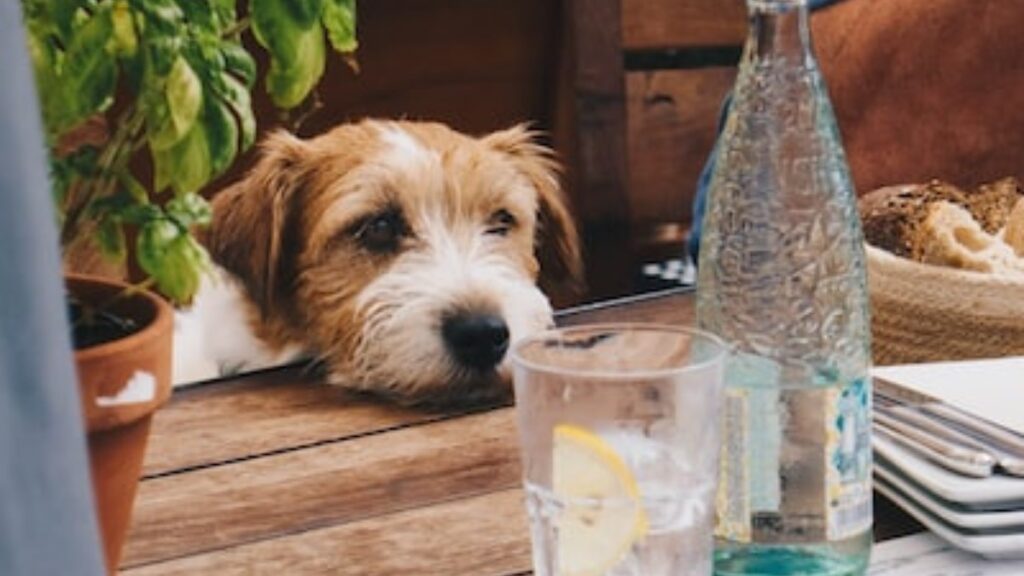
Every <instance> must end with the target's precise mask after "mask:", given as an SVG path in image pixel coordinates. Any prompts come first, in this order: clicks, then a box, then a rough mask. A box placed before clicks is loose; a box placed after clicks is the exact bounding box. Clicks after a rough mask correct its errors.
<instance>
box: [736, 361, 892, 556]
mask: <svg viewBox="0 0 1024 576" xmlns="http://www.w3.org/2000/svg"><path fill="white" fill-rule="evenodd" d="M751 366H755V367H758V368H760V370H758V372H759V377H758V378H752V377H751V373H750V371H747V370H745V368H749V367H751ZM734 367H735V369H734V370H733V371H732V375H733V376H734V377H737V378H736V379H735V380H732V382H733V383H734V384H735V383H736V382H743V383H746V384H747V385H746V386H735V385H733V386H729V387H727V388H726V394H725V399H724V402H723V408H724V409H723V418H722V426H723V428H722V439H723V442H722V447H721V458H720V461H719V484H718V493H717V502H716V504H717V506H716V509H717V515H718V516H717V527H716V535H717V536H718V537H719V538H723V539H726V540H729V541H731V542H736V543H749V542H761V543H811V542H823V541H835V540H842V539H845V538H848V537H850V536H854V535H856V534H860V533H862V532H863V531H865V530H867V529H869V528H870V527H871V521H872V499H871V438H870V431H871V428H870V426H871V423H870V410H871V405H870V402H871V387H870V384H869V383H868V382H869V381H868V380H867V379H866V378H860V379H855V380H853V381H847V382H848V383H847V384H845V385H844V384H843V383H842V382H835V383H834V384H831V385H825V386H792V385H790V386H786V385H785V384H786V383H787V382H788V383H790V384H792V381H791V380H788V379H787V377H786V376H785V374H782V373H779V372H775V373H772V372H771V371H769V370H766V369H765V368H766V365H764V364H753V363H751V361H750V359H749V358H745V359H744V361H743V362H742V363H740V364H739V366H737V365H735V364H734ZM755 381H756V382H757V384H751V383H752V382H755Z"/></svg>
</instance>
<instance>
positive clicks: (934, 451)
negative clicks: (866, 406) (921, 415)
mask: <svg viewBox="0 0 1024 576" xmlns="http://www.w3.org/2000/svg"><path fill="white" fill-rule="evenodd" d="M873 429H874V431H875V433H876V434H880V435H882V436H885V437H886V438H887V439H889V440H890V441H893V442H895V443H897V444H899V445H901V446H903V447H905V448H907V449H909V450H911V451H913V452H915V453H916V454H918V455H919V456H922V457H924V458H926V459H928V460H930V461H932V462H934V463H936V464H938V465H939V466H942V467H943V468H946V469H948V470H951V471H953V472H956V473H958V474H962V475H964V476H971V477H973V478H987V477H989V476H991V475H992V471H993V467H994V466H995V463H996V461H995V458H994V457H993V456H992V455H991V454H988V453H986V452H984V451H980V450H975V449H973V448H968V447H965V446H960V445H958V444H955V443H953V442H949V441H947V440H945V439H944V438H941V437H938V436H933V435H931V434H930V433H928V432H925V431H923V430H921V429H918V428H915V427H914V426H911V425H909V424H906V423H904V422H901V421H899V420H897V419H895V418H892V417H890V416H888V415H886V414H884V413H881V412H878V411H876V412H875V414H874V425H873Z"/></svg>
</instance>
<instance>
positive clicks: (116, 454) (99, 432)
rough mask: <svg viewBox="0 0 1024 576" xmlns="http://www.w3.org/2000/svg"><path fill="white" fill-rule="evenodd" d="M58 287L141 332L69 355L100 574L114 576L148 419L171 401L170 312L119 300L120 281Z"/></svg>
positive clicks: (139, 299) (76, 281)
mask: <svg viewBox="0 0 1024 576" xmlns="http://www.w3.org/2000/svg"><path fill="white" fill-rule="evenodd" d="M65 280H66V283H67V288H68V292H69V293H71V294H73V295H74V296H75V297H76V298H78V299H79V300H80V301H82V302H84V303H88V304H93V305H96V304H103V305H104V309H106V310H109V311H110V312H112V313H115V314H117V315H119V316H123V317H128V318H132V319H134V320H135V321H136V322H137V323H138V324H139V325H140V326H142V328H141V329H140V330H139V331H138V332H135V333H134V334H131V335H129V336H126V337H124V338H121V339H118V340H113V341H110V342H106V343H103V344H98V345H95V346H90V347H88V348H83V349H81V350H77V351H76V352H75V363H76V365H77V368H78V381H79V387H80V390H81V397H82V411H83V414H84V415H85V421H86V426H87V428H88V435H89V461H90V467H91V469H92V482H93V492H94V494H95V498H96V511H97V515H98V517H99V522H100V529H101V534H102V537H103V547H104V553H105V557H106V562H107V572H108V573H110V574H113V573H114V572H115V571H116V569H117V566H118V564H119V562H120V559H121V548H122V545H123V544H124V540H125V536H126V535H127V532H128V527H129V525H130V523H131V515H132V506H133V504H134V502H135V491H136V488H138V483H139V478H140V476H141V473H142V459H143V456H144V455H145V452H146V441H147V440H148V438H149V424H150V420H151V418H152V415H153V412H154V411H155V410H156V409H157V408H159V407H160V405H162V404H163V403H164V402H166V401H167V398H168V397H169V396H170V394H171V337H172V334H173V326H174V322H173V310H172V309H171V306H170V305H169V304H167V303H166V302H165V301H164V300H163V299H162V298H160V297H159V296H157V295H155V294H153V293H151V292H147V291H140V292H136V293H133V294H132V295H130V296H127V297H125V296H122V294H123V292H124V290H125V289H126V288H127V287H128V286H127V285H126V284H123V283H120V282H115V281H111V280H108V279H104V278H98V277H91V276H80V275H68V276H66V278H65ZM108 303H109V304H108Z"/></svg>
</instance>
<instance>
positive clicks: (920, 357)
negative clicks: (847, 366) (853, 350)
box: [866, 245, 1024, 365]
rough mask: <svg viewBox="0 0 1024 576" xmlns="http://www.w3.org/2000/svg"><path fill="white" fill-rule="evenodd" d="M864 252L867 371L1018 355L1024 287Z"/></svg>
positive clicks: (1023, 332) (1022, 349) (1023, 331)
mask: <svg viewBox="0 0 1024 576" xmlns="http://www.w3.org/2000/svg"><path fill="white" fill-rule="evenodd" d="M866 248H867V264H868V284H869V286H870V292H871V314H872V319H871V332H872V341H873V344H872V355H873V356H874V361H875V364H878V365H887V364H904V363H913V362H931V361H936V360H963V359H968V358H991V357H996V356H1011V355H1020V354H1024V281H1021V280H1019V279H1012V278H1005V277H1000V276H995V275H991V274H983V273H979V272H969V271H965V270H958V269H954V268H944V267H941V266H932V265H928V264H921V263H919V262H914V261H912V260H908V259H906V258H900V257H898V256H894V255H892V254H891V253H889V252H886V251H884V250H881V249H878V248H875V247H873V246H870V245H869V246H867V247H866Z"/></svg>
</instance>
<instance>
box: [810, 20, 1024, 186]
mask: <svg viewBox="0 0 1024 576" xmlns="http://www.w3.org/2000/svg"><path fill="white" fill-rule="evenodd" d="M813 20H814V23H813V26H814V41H815V45H816V48H817V52H818V56H819V58H820V60H821V62H822V69H823V71H824V74H825V77H826V80H827V82H828V84H829V89H830V93H831V95H832V100H833V102H834V104H835V107H836V113H837V116H838V119H839V124H840V128H841V129H842V132H843V137H844V141H845V143H846V148H847V153H848V156H849V161H850V165H851V168H852V170H853V175H854V180H855V182H856V185H857V188H858V190H859V191H861V192H862V193H863V192H867V191H870V190H873V189H875V188H877V187H880V186H884V185H888V184H895V183H904V182H924V181H927V180H930V179H932V178H942V179H945V180H949V181H951V182H954V183H956V184H958V185H961V186H969V187H973V186H975V185H977V184H980V183H982V182H986V181H992V180H995V179H998V178H1000V177H1003V176H1017V177H1021V178H1024V30H1022V23H1024V2H1018V1H1016V0H1010V1H1007V0H884V1H882V0H845V1H844V2H840V3H839V4H836V5H834V6H833V7H831V8H828V9H826V10H822V11H819V12H818V13H816V14H815V16H814V19H813Z"/></svg>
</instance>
